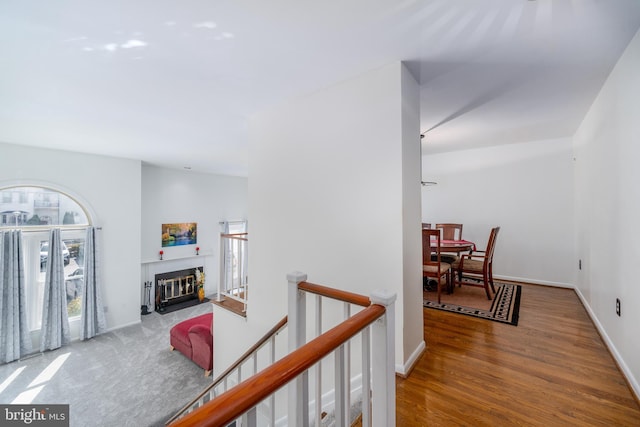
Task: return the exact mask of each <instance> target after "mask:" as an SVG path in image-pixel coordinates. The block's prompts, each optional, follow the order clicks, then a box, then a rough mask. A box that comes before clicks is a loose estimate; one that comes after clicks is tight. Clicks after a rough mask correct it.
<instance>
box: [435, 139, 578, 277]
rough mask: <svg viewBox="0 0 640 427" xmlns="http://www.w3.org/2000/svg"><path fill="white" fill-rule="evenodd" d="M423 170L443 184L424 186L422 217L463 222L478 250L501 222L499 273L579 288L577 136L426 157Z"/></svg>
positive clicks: (496, 267) (465, 233) (496, 269)
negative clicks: (575, 200) (574, 151)
mask: <svg viewBox="0 0 640 427" xmlns="http://www.w3.org/2000/svg"><path fill="white" fill-rule="evenodd" d="M428 143H429V142H428V137H427V142H426V144H428ZM422 168H423V179H424V180H425V181H436V182H437V183H438V184H437V185H435V186H427V187H423V189H422V220H423V222H430V223H433V224H435V223H439V222H444V223H446V222H453V223H461V224H463V225H464V227H463V237H464V238H465V239H467V240H471V241H473V242H475V243H476V245H477V246H478V249H484V248H485V247H486V244H487V240H488V238H489V232H490V230H491V228H492V227H494V226H500V233H499V234H498V239H497V244H496V252H495V255H494V270H493V271H494V275H495V276H496V277H501V278H505V279H512V280H521V281H526V282H533V283H540V284H547V285H554V286H565V287H573V283H574V280H575V271H576V270H577V259H576V257H575V255H574V253H575V251H574V224H573V214H574V211H573V155H572V146H571V139H569V138H565V139H556V140H548V141H533V142H527V143H519V144H508V145H502V146H495V147H489V148H482V149H474V150H465V151H456V152H451V153H445V154H435V155H425V156H423V165H422Z"/></svg>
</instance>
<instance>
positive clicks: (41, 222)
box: [0, 187, 90, 330]
mask: <svg viewBox="0 0 640 427" xmlns="http://www.w3.org/2000/svg"><path fill="white" fill-rule="evenodd" d="M7 194H9V195H13V194H16V195H18V194H19V197H18V196H16V197H13V196H10V197H8V196H6V195H7ZM1 200H2V201H1V202H0V217H1V218H2V220H1V224H0V228H4V229H15V228H20V229H21V230H22V231H23V247H24V260H25V263H24V267H25V282H26V284H27V289H26V294H27V321H28V323H29V329H30V330H37V329H40V324H41V322H42V302H43V299H44V281H45V276H46V268H47V261H48V253H49V230H50V229H51V228H52V227H59V228H60V229H61V235H62V242H63V243H62V245H63V247H62V253H63V257H64V275H65V288H66V297H67V313H68V315H69V319H70V320H73V319H74V318H76V317H77V318H79V316H80V310H81V307H82V285H83V281H84V275H83V265H84V240H85V230H86V227H87V226H89V225H90V223H89V219H88V215H87V213H86V211H85V209H84V208H83V207H82V206H81V205H80V204H79V203H78V202H76V201H75V200H74V199H72V198H71V197H69V196H67V195H66V194H63V193H60V192H58V191H56V190H53V189H49V188H44V187H12V188H9V189H3V191H2V199H1Z"/></svg>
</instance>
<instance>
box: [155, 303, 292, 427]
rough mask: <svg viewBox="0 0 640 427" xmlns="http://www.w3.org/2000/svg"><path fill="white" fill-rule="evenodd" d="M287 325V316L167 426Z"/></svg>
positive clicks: (169, 422)
mask: <svg viewBox="0 0 640 427" xmlns="http://www.w3.org/2000/svg"><path fill="white" fill-rule="evenodd" d="M286 324H287V316H284V317H283V318H282V319H280V321H279V322H278V323H276V324H275V326H274V327H273V328H271V329H269V331H268V332H267V333H266V334H264V335H263V336H262V338H260V339H259V340H258V341H256V343H255V344H254V345H252V346H251V347H250V348H249V349H248V350H247V351H245V352H244V353H243V354H242V356H240V357H238V359H237V360H236V361H235V362H233V364H232V365H231V366H229V367H228V368H227V369H226V370H225V371H224V372H223V373H221V374H220V375H218V376H217V377H216V379H214V380H213V383H211V385H209V386H208V387H207V388H206V389H204V390H203V391H202V393H200V394H199V395H198V396H197V397H196V398H195V399H193V400H192V401H191V402H189V403H187V404H186V405H184V406H183V407H182V408H181V409H180V410H179V411H178V412H177V413H176V414H175V415H174V416H173V417H171V419H169V420H168V421H167V422H166V423H165V424H166V425H169V424H171V423H172V422H173V421H175V419H176V418H178V417H179V416H180V415H181V414H182V413H183V412H184V411H186V410H187V409H188V408H190V407H191V406H193V405H194V404H195V403H196V402H197V401H198V400H200V399H201V398H202V397H203V396H204V395H206V394H207V393H209V392H210V391H211V390H212V389H213V388H215V387H217V386H218V384H220V383H221V382H222V381H223V380H224V378H225V377H226V376H227V375H229V374H230V373H231V372H233V371H234V369H236V368H237V367H238V366H240V365H241V364H242V363H244V362H245V361H246V360H247V359H248V358H249V357H250V356H251V355H252V354H253V353H254V352H256V351H257V350H258V349H260V347H262V346H263V345H264V344H265V343H266V342H267V341H268V340H269V339H270V338H271V337H272V336H273V335H275V334H277V333H278V332H280V330H281V329H282V328H284V327H285V326H286Z"/></svg>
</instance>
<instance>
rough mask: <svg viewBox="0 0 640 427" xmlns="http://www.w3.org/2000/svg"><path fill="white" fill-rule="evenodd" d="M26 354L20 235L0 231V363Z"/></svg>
mask: <svg viewBox="0 0 640 427" xmlns="http://www.w3.org/2000/svg"><path fill="white" fill-rule="evenodd" d="M30 352H31V337H30V336H29V327H28V325H27V314H26V294H25V283H24V258H23V254H22V232H21V231H20V230H11V231H0V362H1V363H7V362H11V361H14V360H17V359H20V357H21V356H22V355H25V354H28V353H30Z"/></svg>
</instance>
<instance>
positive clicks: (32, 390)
mask: <svg viewBox="0 0 640 427" xmlns="http://www.w3.org/2000/svg"><path fill="white" fill-rule="evenodd" d="M69 356H71V353H65V354H61V355H60V356H58V357H56V358H55V360H54V361H53V362H51V363H49V366H47V367H46V368H44V369H43V370H42V372H40V374H39V375H38V376H37V377H36V378H35V379H34V380H33V381H31V384H29V386H28V387H27V390H25V391H23V392H22V393H20V394H19V395H18V397H16V398H15V399H14V400H13V401H12V402H11V403H12V404H14V405H15V404H20V405H27V404H29V403H31V402H33V400H34V399H35V398H36V396H38V394H39V393H40V392H41V391H42V389H44V387H45V386H46V383H47V382H49V380H51V378H53V376H54V375H55V374H56V372H58V370H59V369H60V368H61V367H62V365H63V364H64V362H65V361H66V360H67V359H68V358H69ZM24 368H25V367H22V368H20V369H24ZM18 371H19V370H16V372H14V373H13V374H12V375H11V377H9V378H8V379H7V381H9V380H10V379H11V380H13V379H15V377H17V376H18V375H19V374H20V372H21V370H20V372H18ZM7 381H5V383H6V382H7ZM3 385H4V383H3ZM7 385H8V384H7Z"/></svg>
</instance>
